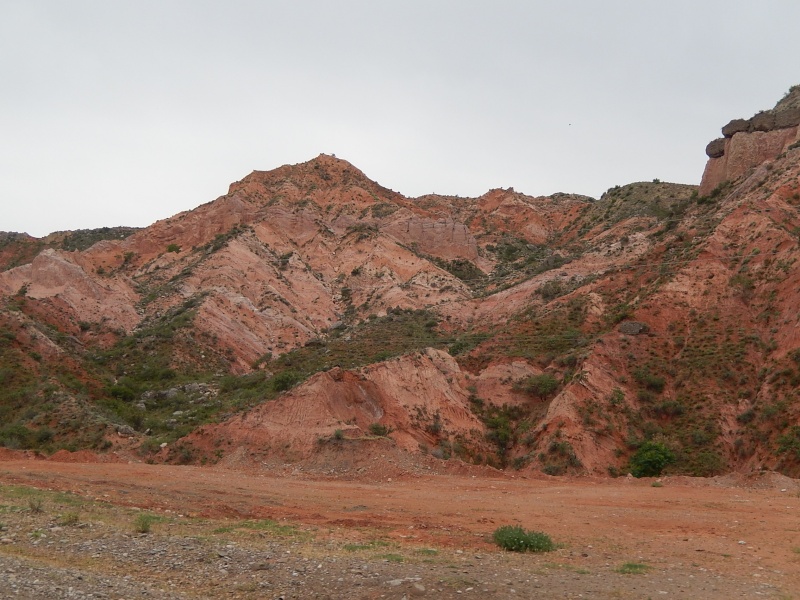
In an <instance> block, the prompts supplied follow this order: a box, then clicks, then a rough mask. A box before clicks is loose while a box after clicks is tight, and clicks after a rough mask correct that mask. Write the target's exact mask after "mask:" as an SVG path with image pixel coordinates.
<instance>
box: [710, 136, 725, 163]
mask: <svg viewBox="0 0 800 600" xmlns="http://www.w3.org/2000/svg"><path fill="white" fill-rule="evenodd" d="M706 154H707V155H708V157H709V158H719V157H720V156H723V155H724V154H725V138H717V139H716V140H714V141H713V142H709V143H708V146H706Z"/></svg>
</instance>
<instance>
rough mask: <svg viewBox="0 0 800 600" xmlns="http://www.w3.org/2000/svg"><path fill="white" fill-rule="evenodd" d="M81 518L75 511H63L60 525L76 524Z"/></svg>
mask: <svg viewBox="0 0 800 600" xmlns="http://www.w3.org/2000/svg"><path fill="white" fill-rule="evenodd" d="M80 520H81V516H80V513H78V512H77V511H74V510H73V511H69V512H65V513H64V514H63V515H61V521H60V523H61V525H77V524H78V523H79V522H80Z"/></svg>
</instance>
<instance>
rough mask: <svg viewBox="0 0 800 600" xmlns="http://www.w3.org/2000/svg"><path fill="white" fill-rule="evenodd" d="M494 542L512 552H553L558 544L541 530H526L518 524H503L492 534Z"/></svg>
mask: <svg viewBox="0 0 800 600" xmlns="http://www.w3.org/2000/svg"><path fill="white" fill-rule="evenodd" d="M492 539H493V540H494V543H495V544H497V545H498V546H500V547H501V548H503V549H504V550H510V551H511V552H552V551H553V550H555V549H556V545H555V544H554V543H553V540H551V539H550V536H549V535H547V534H546V533H542V532H541V531H526V530H525V529H523V528H522V527H520V526H518V525H503V526H502V527H498V528H497V529H495V531H494V534H493V535H492Z"/></svg>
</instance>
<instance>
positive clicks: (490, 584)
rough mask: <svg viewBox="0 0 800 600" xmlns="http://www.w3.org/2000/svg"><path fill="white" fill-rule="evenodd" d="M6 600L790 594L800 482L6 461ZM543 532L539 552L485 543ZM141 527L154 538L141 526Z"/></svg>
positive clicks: (799, 540)
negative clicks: (355, 476)
mask: <svg viewBox="0 0 800 600" xmlns="http://www.w3.org/2000/svg"><path fill="white" fill-rule="evenodd" d="M0 484H1V485H0V526H2V530H0V573H2V576H0V597H2V598H114V599H117V598H281V597H282V598H286V599H288V598H364V599H367V598H370V599H371V598H398V599H399V598H403V597H405V598H412V597H428V598H469V597H472V596H474V597H480V598H579V597H583V598H755V597H764V598H782V599H788V598H800V593H798V592H797V590H800V520H798V514H799V513H800V482H797V481H795V480H791V479H787V478H784V477H781V476H778V475H775V474H772V473H766V474H762V475H755V476H752V477H741V476H726V477H719V478H714V479H708V480H704V479H690V478H664V479H662V480H660V481H656V480H652V479H650V480H644V479H643V480H633V479H630V478H627V479H626V478H620V479H592V478H571V479H568V478H525V477H521V476H519V474H517V476H516V477H512V476H511V475H504V474H494V476H480V475H473V474H471V473H469V472H468V473H466V474H464V473H460V474H456V473H450V474H438V475H410V474H405V475H403V474H400V475H397V473H392V476H391V477H388V476H387V477H383V478H377V477H371V479H370V480H349V481H345V480H342V479H334V478H323V477H321V476H320V475H318V474H317V475H313V476H312V475H309V474H303V473H292V472H291V470H290V469H286V470H285V471H284V472H282V473H281V474H276V472H275V471H274V470H273V471H266V470H265V471H263V472H259V471H253V470H250V471H246V472H242V471H234V470H226V469H221V468H217V467H214V468H211V467H186V466H165V465H147V464H139V463H130V464H126V463H97V462H95V463H85V462H54V461H45V460H16V459H13V460H0ZM506 524H512V525H516V524H518V525H521V526H523V527H524V528H526V529H534V530H539V531H544V532H546V533H548V534H549V535H550V536H551V537H552V538H553V540H554V541H555V542H556V543H557V544H559V548H558V549H557V550H556V551H554V552H550V553H546V554H514V553H508V552H503V551H500V550H499V549H497V547H496V546H494V544H493V543H492V542H491V536H492V532H493V531H494V530H495V529H496V528H497V527H499V526H501V525H506ZM147 530H149V531H147Z"/></svg>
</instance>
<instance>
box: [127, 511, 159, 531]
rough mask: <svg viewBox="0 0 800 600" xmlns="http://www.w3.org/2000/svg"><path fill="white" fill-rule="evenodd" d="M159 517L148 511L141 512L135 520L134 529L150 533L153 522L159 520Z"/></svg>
mask: <svg viewBox="0 0 800 600" xmlns="http://www.w3.org/2000/svg"><path fill="white" fill-rule="evenodd" d="M157 520H158V519H157V517H155V516H154V515H150V514H147V513H139V514H138V515H136V519H135V520H134V522H133V530H134V531H135V532H136V533H150V529H151V528H152V526H153V523H154V522H155V521H157Z"/></svg>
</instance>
